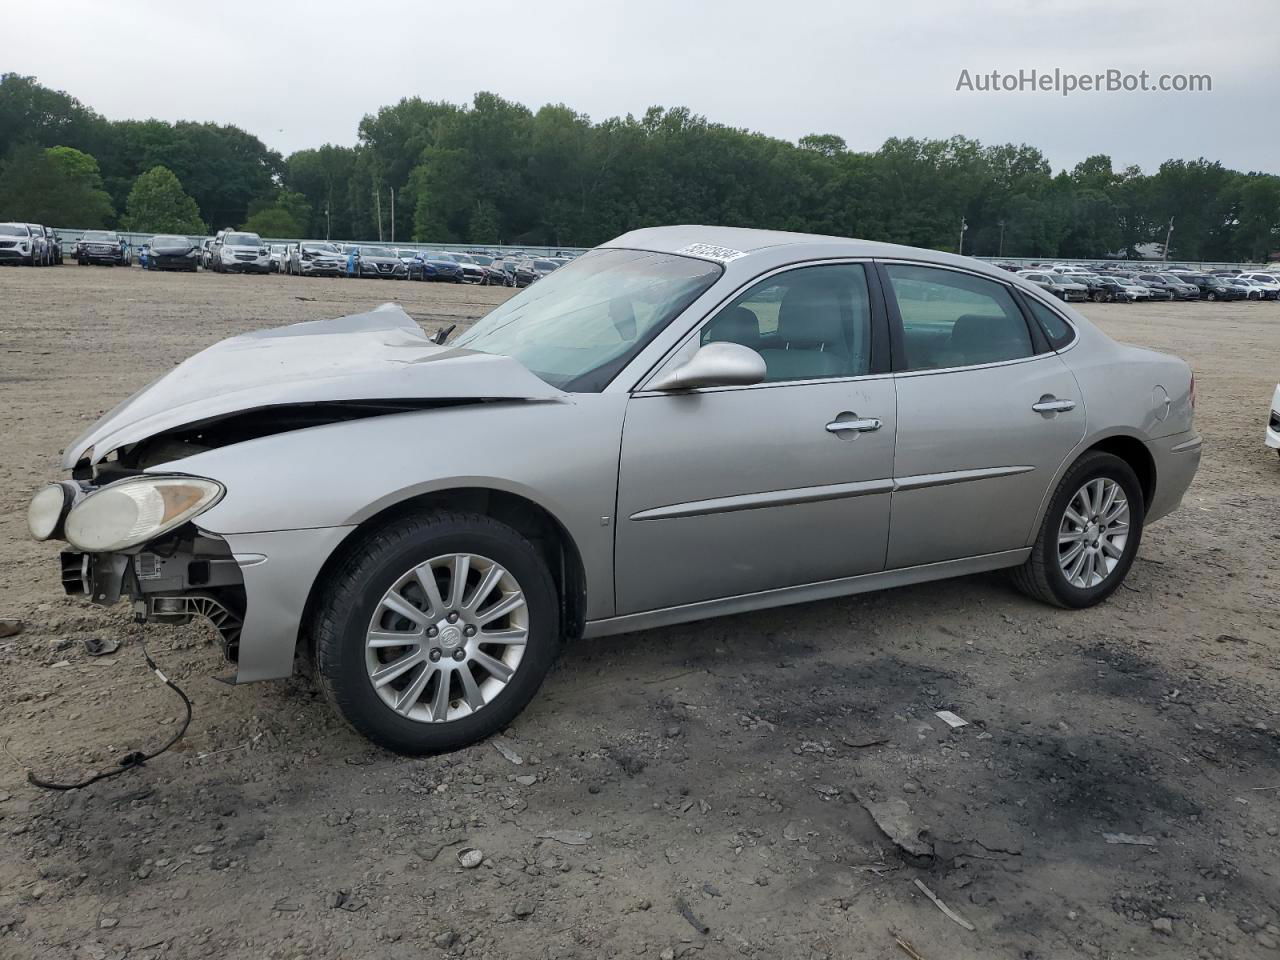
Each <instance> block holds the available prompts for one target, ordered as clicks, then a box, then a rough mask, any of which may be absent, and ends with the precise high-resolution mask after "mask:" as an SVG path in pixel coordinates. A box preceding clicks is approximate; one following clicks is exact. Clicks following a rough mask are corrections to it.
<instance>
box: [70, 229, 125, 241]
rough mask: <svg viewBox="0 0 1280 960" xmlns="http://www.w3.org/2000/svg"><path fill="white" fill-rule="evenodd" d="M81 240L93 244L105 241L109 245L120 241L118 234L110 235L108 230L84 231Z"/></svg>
mask: <svg viewBox="0 0 1280 960" xmlns="http://www.w3.org/2000/svg"><path fill="white" fill-rule="evenodd" d="M80 239H81V240H88V241H90V242H93V241H95V240H107V241H109V242H111V243H117V242H119V240H120V236H119V234H115V233H112V232H111V231H110V230H86V231H85V233H84V236H82V237H81V238H80Z"/></svg>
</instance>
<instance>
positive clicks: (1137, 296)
mask: <svg viewBox="0 0 1280 960" xmlns="http://www.w3.org/2000/svg"><path fill="white" fill-rule="evenodd" d="M1115 279H1116V282H1117V283H1119V284H1120V285H1121V286H1122V287H1124V288H1125V290H1127V291H1128V292H1129V295H1130V297H1131V298H1132V299H1133V302H1134V303H1143V302H1150V301H1151V299H1152V297H1151V288H1150V287H1148V286H1147V285H1146V284H1145V283H1139V282H1138V281H1137V280H1135V279H1133V277H1131V276H1129V275H1128V274H1117V275H1116V277H1115Z"/></svg>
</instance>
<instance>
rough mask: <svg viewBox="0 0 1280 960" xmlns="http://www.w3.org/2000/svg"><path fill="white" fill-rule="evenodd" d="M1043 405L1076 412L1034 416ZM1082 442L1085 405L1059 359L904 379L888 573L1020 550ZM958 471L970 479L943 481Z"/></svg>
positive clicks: (901, 379) (1050, 357) (900, 385)
mask: <svg viewBox="0 0 1280 960" xmlns="http://www.w3.org/2000/svg"><path fill="white" fill-rule="evenodd" d="M1046 396H1052V397H1055V398H1059V399H1070V400H1074V401H1075V404H1076V405H1075V408H1074V409H1072V410H1070V411H1063V412H1056V413H1055V412H1046V413H1038V412H1036V411H1035V410H1032V409H1031V406H1032V404H1034V403H1037V402H1039V401H1040V400H1041V398H1043V397H1046ZM1083 436H1084V403H1083V402H1082V400H1081V397H1080V391H1079V388H1078V387H1077V386H1076V382H1075V377H1074V376H1073V375H1072V374H1071V371H1070V370H1068V369H1067V366H1066V364H1064V363H1063V362H1062V360H1061V359H1060V358H1059V357H1058V356H1057V354H1045V355H1042V356H1040V357H1037V358H1035V359H1033V360H1026V361H1023V362H1021V363H1010V364H1006V365H1003V366H994V367H986V368H980V369H973V370H955V371H949V372H945V373H930V374H921V375H915V376H900V377H899V378H898V450H897V458H896V460H895V463H894V479H895V481H896V482H897V484H898V485H899V490H898V491H897V492H896V493H895V494H894V495H893V521H892V528H893V529H892V534H891V536H890V540H889V560H888V567H889V569H893V568H896V567H909V566H914V565H916V564H920V563H933V562H936V561H939V560H952V559H955V558H958V557H968V556H977V555H980V554H984V553H996V552H998V551H1001V550H1014V549H1017V548H1018V547H1023V546H1026V543H1027V540H1028V537H1029V534H1030V532H1031V524H1032V523H1033V522H1034V520H1035V516H1036V512H1037V511H1038V510H1039V507H1040V501H1041V499H1042V498H1043V497H1044V495H1045V492H1046V486H1047V485H1048V484H1049V483H1050V482H1051V481H1052V480H1053V477H1054V475H1055V473H1056V472H1057V469H1058V467H1059V466H1060V465H1061V464H1062V461H1063V459H1064V458H1065V457H1066V456H1067V454H1068V453H1070V451H1071V450H1072V449H1073V448H1074V447H1075V445H1076V444H1077V443H1078V442H1079V441H1080V439H1081V437H1083ZM1013 468H1028V469H1023V470H1020V471H1019V472H1017V473H1013V472H1005V471H1006V470H1008V471H1011V470H1012V469H1013ZM956 471H972V472H973V473H972V475H970V476H968V477H955V476H947V474H953V473H955V472H956ZM1001 473H1004V475H1000V474H1001ZM940 475H941V476H940ZM956 481H958V482H956Z"/></svg>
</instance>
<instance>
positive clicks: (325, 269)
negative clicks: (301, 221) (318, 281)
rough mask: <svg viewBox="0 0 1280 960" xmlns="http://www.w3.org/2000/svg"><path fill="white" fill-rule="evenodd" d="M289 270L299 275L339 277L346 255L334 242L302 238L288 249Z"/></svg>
mask: <svg viewBox="0 0 1280 960" xmlns="http://www.w3.org/2000/svg"><path fill="white" fill-rule="evenodd" d="M289 272H290V273H292V274H296V275H297V276H300V277H340V276H342V274H343V273H345V272H346V257H345V255H344V254H343V253H342V251H341V250H339V249H338V245H337V244H336V243H330V242H329V241H327V240H303V241H302V242H301V243H297V244H294V246H293V248H292V249H291V250H290V251H289Z"/></svg>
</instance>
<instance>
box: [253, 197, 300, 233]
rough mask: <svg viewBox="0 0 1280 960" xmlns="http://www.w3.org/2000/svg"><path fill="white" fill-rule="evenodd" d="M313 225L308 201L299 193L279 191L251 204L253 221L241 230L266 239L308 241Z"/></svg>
mask: <svg viewBox="0 0 1280 960" xmlns="http://www.w3.org/2000/svg"><path fill="white" fill-rule="evenodd" d="M250 224H256V225H255V226H250ZM310 224H311V204H310V203H308V202H307V198H306V197H304V196H303V195H302V194H301V193H298V192H297V191H296V190H279V191H277V192H276V193H275V194H274V195H273V196H270V197H263V198H260V199H258V200H255V201H254V202H253V203H251V204H249V219H248V221H247V222H246V223H245V225H244V226H243V227H241V229H242V230H248V231H250V232H252V233H258V234H261V235H262V236H271V237H305V236H306V235H307V233H308V229H309V227H310Z"/></svg>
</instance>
